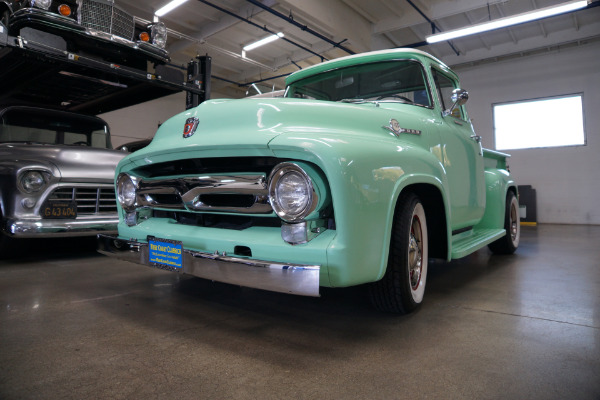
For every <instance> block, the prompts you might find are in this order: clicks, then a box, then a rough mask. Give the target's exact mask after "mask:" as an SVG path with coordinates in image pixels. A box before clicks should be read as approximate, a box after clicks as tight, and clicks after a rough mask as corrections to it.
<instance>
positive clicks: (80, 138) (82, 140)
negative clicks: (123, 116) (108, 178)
mask: <svg viewBox="0 0 600 400" xmlns="http://www.w3.org/2000/svg"><path fill="white" fill-rule="evenodd" d="M14 142H25V143H39V144H65V145H73V146H90V147H97V148H102V149H106V148H111V147H110V139H109V133H108V125H106V123H104V122H103V121H102V120H101V119H99V118H95V117H88V116H85V115H77V114H71V113H61V112H59V111H51V110H39V109H27V108H11V109H8V110H6V111H5V112H4V114H2V117H1V118H0V143H14Z"/></svg>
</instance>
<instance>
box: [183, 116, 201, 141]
mask: <svg viewBox="0 0 600 400" xmlns="http://www.w3.org/2000/svg"><path fill="white" fill-rule="evenodd" d="M199 123H200V120H198V118H196V117H192V118H188V119H186V120H185V126H184V127H183V137H184V138H189V137H190V136H192V135H193V134H194V132H196V128H198V124H199Z"/></svg>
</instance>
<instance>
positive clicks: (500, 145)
mask: <svg viewBox="0 0 600 400" xmlns="http://www.w3.org/2000/svg"><path fill="white" fill-rule="evenodd" d="M493 109H494V134H495V140H496V150H511V149H531V148H536V147H560V146H580V145H584V144H585V133H584V129H583V98H582V95H580V94H578V95H570V96H562V97H552V98H545V99H537V100H527V101H519V102H514V103H505V104H494V105H493Z"/></svg>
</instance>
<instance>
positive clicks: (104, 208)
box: [48, 187, 117, 215]
mask: <svg viewBox="0 0 600 400" xmlns="http://www.w3.org/2000/svg"><path fill="white" fill-rule="evenodd" d="M48 200H51V201H74V202H75V203H76V204H77V215H96V214H107V213H113V214H114V213H116V212H117V201H116V199H115V192H114V189H113V188H97V187H60V188H57V189H55V190H54V191H53V192H52V193H51V194H50V196H48Z"/></svg>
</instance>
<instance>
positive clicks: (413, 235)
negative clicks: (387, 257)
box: [408, 216, 423, 290]
mask: <svg viewBox="0 0 600 400" xmlns="http://www.w3.org/2000/svg"><path fill="white" fill-rule="evenodd" d="M408 268H409V274H410V286H411V288H412V290H416V289H417V288H418V287H419V283H420V282H421V273H422V270H423V240H422V232H421V224H420V221H419V219H418V218H417V217H416V216H415V217H414V218H413V222H412V226H411V229H410V239H409V244H408Z"/></svg>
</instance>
